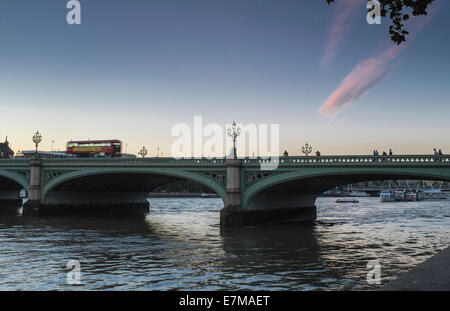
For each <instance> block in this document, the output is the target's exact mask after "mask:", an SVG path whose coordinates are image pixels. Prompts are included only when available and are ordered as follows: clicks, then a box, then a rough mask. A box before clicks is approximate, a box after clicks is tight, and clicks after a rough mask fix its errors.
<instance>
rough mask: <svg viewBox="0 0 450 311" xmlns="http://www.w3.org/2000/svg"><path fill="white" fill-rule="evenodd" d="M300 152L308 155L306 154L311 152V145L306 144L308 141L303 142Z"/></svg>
mask: <svg viewBox="0 0 450 311" xmlns="http://www.w3.org/2000/svg"><path fill="white" fill-rule="evenodd" d="M302 152H303V153H304V154H305V155H306V156H308V154H310V153H311V152H312V147H311V146H310V145H309V144H308V142H306V144H304V145H303V146H302Z"/></svg>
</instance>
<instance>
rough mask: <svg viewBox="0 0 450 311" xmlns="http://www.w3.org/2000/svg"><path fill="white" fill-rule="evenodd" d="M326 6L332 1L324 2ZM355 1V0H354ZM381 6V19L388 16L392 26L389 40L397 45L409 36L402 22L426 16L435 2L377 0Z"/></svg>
mask: <svg viewBox="0 0 450 311" xmlns="http://www.w3.org/2000/svg"><path fill="white" fill-rule="evenodd" d="M326 1H327V2H328V4H331V3H333V2H334V0H326ZM355 1H357V0H355ZM378 1H379V2H380V5H381V17H386V16H389V18H390V19H391V21H392V24H391V25H390V26H389V33H390V35H391V40H392V41H393V42H395V43H396V44H397V45H399V44H401V43H402V42H404V41H406V39H405V36H406V35H407V34H409V32H408V31H407V30H405V29H404V22H405V21H407V20H408V19H410V17H411V15H412V16H418V15H427V10H428V7H429V6H430V4H431V3H432V2H433V1H435V0H378Z"/></svg>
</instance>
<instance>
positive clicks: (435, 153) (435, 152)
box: [433, 148, 439, 156]
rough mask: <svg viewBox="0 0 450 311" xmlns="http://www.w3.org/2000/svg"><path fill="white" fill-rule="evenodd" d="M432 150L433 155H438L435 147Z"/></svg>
mask: <svg viewBox="0 0 450 311" xmlns="http://www.w3.org/2000/svg"><path fill="white" fill-rule="evenodd" d="M433 150H434V155H435V156H436V155H439V153H438V151H437V150H436V148H434V149H433Z"/></svg>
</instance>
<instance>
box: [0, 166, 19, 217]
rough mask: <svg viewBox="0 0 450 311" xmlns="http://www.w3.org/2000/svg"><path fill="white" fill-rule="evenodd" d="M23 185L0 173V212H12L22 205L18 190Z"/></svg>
mask: <svg viewBox="0 0 450 311" xmlns="http://www.w3.org/2000/svg"><path fill="white" fill-rule="evenodd" d="M23 188H24V187H23V186H22V185H21V184H20V183H19V182H17V181H15V180H13V179H11V178H9V177H6V176H2V175H0V214H2V213H9V212H13V213H16V211H17V208H18V207H20V206H21V205H22V200H21V199H20V190H22V189H23Z"/></svg>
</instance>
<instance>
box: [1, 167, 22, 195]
mask: <svg viewBox="0 0 450 311" xmlns="http://www.w3.org/2000/svg"><path fill="white" fill-rule="evenodd" d="M0 178H3V179H6V180H10V181H12V182H14V183H15V184H17V185H18V186H19V187H21V188H22V189H25V190H28V188H29V183H28V181H27V179H26V177H25V176H24V175H21V174H19V173H16V172H11V171H7V170H0ZM19 190H20V189H19ZM0 191H2V189H0Z"/></svg>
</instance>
